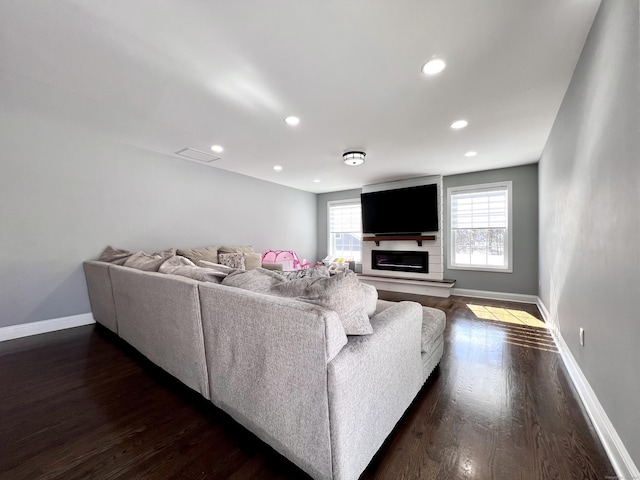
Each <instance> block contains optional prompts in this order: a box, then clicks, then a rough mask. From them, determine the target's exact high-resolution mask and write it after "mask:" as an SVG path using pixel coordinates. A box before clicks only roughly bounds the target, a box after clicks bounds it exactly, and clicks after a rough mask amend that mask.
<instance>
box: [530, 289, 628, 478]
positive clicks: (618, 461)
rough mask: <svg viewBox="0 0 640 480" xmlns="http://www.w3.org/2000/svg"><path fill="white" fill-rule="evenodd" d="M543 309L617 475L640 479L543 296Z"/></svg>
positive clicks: (538, 303) (541, 309) (540, 307)
mask: <svg viewBox="0 0 640 480" xmlns="http://www.w3.org/2000/svg"><path fill="white" fill-rule="evenodd" d="M537 305H538V308H539V309H540V313H541V314H542V317H543V318H544V321H545V322H546V323H547V324H549V326H550V328H549V331H550V332H551V335H553V338H554V340H555V342H556V345H557V347H558V350H559V351H560V355H561V356H562V361H563V362H564V365H565V367H566V368H567V371H568V372H569V376H570V377H571V381H572V382H573V385H574V386H575V387H576V390H577V391H578V395H580V399H581V400H582V404H583V405H584V408H585V410H586V411H587V414H588V415H589V418H591V422H592V423H593V426H594V428H595V429H596V433H597V434H598V437H599V438H600V441H601V442H602V446H603V447H604V449H605V451H606V452H607V456H608V457H609V461H610V462H611V465H613V469H614V470H615V472H616V476H617V478H619V479H626V478H628V479H634V478H637V479H640V471H639V470H638V468H637V467H636V465H635V463H634V462H633V460H632V459H631V455H629V452H628V451H627V449H626V447H625V446H624V444H623V443H622V440H621V439H620V437H619V436H618V433H617V432H616V429H615V428H614V427H613V425H612V423H611V421H610V420H609V417H608V416H607V414H606V412H605V411H604V408H603V407H602V405H601V404H600V401H599V400H598V397H597V396H596V394H595V392H594V391H593V389H592V388H591V385H589V382H588V381H587V378H586V377H585V376H584V374H583V373H582V370H581V369H580V366H579V365H578V362H576V359H575V358H574V356H573V354H572V353H571V351H570V350H569V347H568V346H567V344H566V342H565V341H564V338H562V335H561V334H560V332H559V331H558V328H557V325H553V324H552V323H551V322H550V320H551V318H550V317H549V311H548V310H547V308H546V306H545V305H544V303H542V301H541V300H540V299H538V302H537Z"/></svg>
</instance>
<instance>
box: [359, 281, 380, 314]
mask: <svg viewBox="0 0 640 480" xmlns="http://www.w3.org/2000/svg"><path fill="white" fill-rule="evenodd" d="M360 286H361V287H362V293H363V294H364V308H365V311H366V312H367V316H368V317H369V318H371V317H373V316H374V315H375V314H376V308H377V306H378V290H376V287H374V286H373V285H369V284H368V283H361V284H360Z"/></svg>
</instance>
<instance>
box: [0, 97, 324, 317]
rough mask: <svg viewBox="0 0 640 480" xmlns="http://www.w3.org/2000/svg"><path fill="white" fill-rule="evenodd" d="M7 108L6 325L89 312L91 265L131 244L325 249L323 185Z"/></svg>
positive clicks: (0, 188)
mask: <svg viewBox="0 0 640 480" xmlns="http://www.w3.org/2000/svg"><path fill="white" fill-rule="evenodd" d="M40 107H41V106H39V105H25V108H24V110H23V111H17V112H16V111H14V112H11V113H10V114H9V113H7V112H6V111H5V112H0V124H1V125H2V127H1V128H0V205H1V210H0V225H2V227H1V229H0V245H1V248H0V327H3V326H8V325H14V324H21V323H27V322H33V321H38V320H45V319H51V318H58V317H63V316H69V315H75V314H81V313H86V312H89V311H90V307H89V302H88V298H87V292H86V286H85V282H84V276H83V272H82V268H81V263H82V261H83V260H85V259H89V258H95V257H97V256H98V255H99V254H100V252H101V251H102V249H103V248H104V247H105V246H106V245H107V244H112V245H114V246H116V247H121V248H127V249H131V250H138V249H143V250H146V251H157V250H160V249H164V248H166V247H170V246H175V247H198V246H205V245H221V244H252V245H253V246H254V247H255V248H256V249H257V250H258V251H264V250H266V249H269V248H274V249H275V248H281V249H293V250H296V251H297V252H298V254H299V255H300V258H303V257H304V258H309V259H312V258H315V256H316V236H317V233H316V195H315V194H312V193H306V192H302V191H299V190H294V189H291V188H286V187H282V186H278V185H275V184H272V183H267V182H264V181H260V180H255V179H252V178H249V177H246V176H241V175H237V174H233V173H229V172H225V171H223V170H219V169H215V168H210V167H205V166H202V165H199V164H195V163H190V162H187V161H184V160H181V159H177V158H173V157H171V156H164V155H159V154H156V153H152V152H149V151H144V150H141V149H138V148H136V147H133V146H130V145H123V144H119V143H115V142H112V141H109V140H107V139H105V138H102V137H101V136H100V135H98V134H95V135H93V134H91V133H89V132H87V131H86V130H85V129H82V128H81V126H79V125H76V126H74V125H73V122H66V123H64V124H63V122H58V121H57V120H56V119H52V118H47V116H46V115H42V114H41V113H38V112H40Z"/></svg>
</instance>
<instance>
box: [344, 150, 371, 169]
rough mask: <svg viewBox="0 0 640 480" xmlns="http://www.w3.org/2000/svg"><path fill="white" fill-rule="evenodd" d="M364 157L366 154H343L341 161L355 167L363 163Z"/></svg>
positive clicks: (354, 152)
mask: <svg viewBox="0 0 640 480" xmlns="http://www.w3.org/2000/svg"><path fill="white" fill-rule="evenodd" d="M365 155H366V153H364V152H358V151H351V152H345V153H343V154H342V161H343V162H344V163H346V164H347V165H349V166H351V167H355V166H356V165H362V164H363V163H364V157H365Z"/></svg>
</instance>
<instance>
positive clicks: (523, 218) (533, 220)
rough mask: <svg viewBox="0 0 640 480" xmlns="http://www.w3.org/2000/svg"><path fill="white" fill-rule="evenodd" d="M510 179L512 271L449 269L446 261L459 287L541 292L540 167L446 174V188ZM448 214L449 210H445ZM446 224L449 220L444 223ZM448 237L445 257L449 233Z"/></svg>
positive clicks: (446, 249) (524, 292)
mask: <svg viewBox="0 0 640 480" xmlns="http://www.w3.org/2000/svg"><path fill="white" fill-rule="evenodd" d="M507 180H511V181H512V182H513V184H512V195H513V198H512V208H513V226H512V234H513V272H511V273H502V272H500V273H498V272H479V271H470V270H449V269H448V268H447V263H446V260H445V270H444V278H452V279H455V280H456V288H463V289H469V290H484V291H489V292H504V293H519V294H526V295H536V294H537V292H538V166H537V164H531V165H524V166H522V167H513V168H501V169H498V170H487V171H483V172H474V173H465V174H462V175H451V176H447V177H444V179H443V181H444V198H445V201H446V198H447V188H449V187H460V186H465V185H477V184H481V183H492V182H502V181H507ZM445 214H446V209H445ZM445 224H446V222H445ZM445 233H446V238H445V245H444V250H445V259H446V258H447V257H446V256H447V255H448V251H449V248H448V241H449V234H448V232H445Z"/></svg>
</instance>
